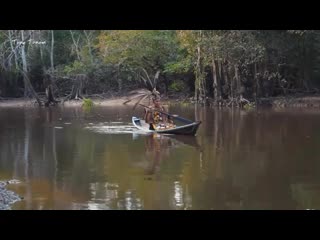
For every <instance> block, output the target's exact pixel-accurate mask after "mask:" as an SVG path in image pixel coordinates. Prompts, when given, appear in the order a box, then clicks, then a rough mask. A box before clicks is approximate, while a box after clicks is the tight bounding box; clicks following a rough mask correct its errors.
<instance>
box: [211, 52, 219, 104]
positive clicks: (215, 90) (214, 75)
mask: <svg viewBox="0 0 320 240" xmlns="http://www.w3.org/2000/svg"><path fill="white" fill-rule="evenodd" d="M212 79H213V98H214V99H215V100H217V99H218V80H217V71H216V65H215V63H214V59H213V58H212Z"/></svg>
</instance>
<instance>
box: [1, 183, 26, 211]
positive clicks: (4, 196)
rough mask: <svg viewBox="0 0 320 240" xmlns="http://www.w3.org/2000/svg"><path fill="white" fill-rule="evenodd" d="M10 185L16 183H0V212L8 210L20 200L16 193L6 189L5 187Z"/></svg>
mask: <svg viewBox="0 0 320 240" xmlns="http://www.w3.org/2000/svg"><path fill="white" fill-rule="evenodd" d="M12 183H16V181H14V180H11V181H0V210H10V209H11V206H12V205H13V204H14V203H15V202H17V201H21V200H22V198H21V197H20V196H18V195H17V194H16V193H14V192H12V191H10V190H8V189H6V186H7V185H8V184H12Z"/></svg>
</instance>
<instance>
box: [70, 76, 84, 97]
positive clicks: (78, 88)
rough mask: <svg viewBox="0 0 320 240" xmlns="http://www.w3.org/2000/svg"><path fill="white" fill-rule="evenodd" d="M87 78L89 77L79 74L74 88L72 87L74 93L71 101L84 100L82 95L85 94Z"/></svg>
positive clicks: (71, 95)
mask: <svg viewBox="0 0 320 240" xmlns="http://www.w3.org/2000/svg"><path fill="white" fill-rule="evenodd" d="M86 78H87V76H86V75H85V74H79V75H77V76H76V78H75V80H74V84H73V87H72V91H71V94H70V99H75V100H79V99H83V97H82V93H83V88H84V84H85V80H86Z"/></svg>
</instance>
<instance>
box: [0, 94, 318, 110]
mask: <svg viewBox="0 0 320 240" xmlns="http://www.w3.org/2000/svg"><path fill="white" fill-rule="evenodd" d="M126 100H127V99H126V97H113V98H107V99H101V98H92V101H93V103H94V105H96V106H123V103H124V102H125V101H126ZM162 102H163V103H164V104H170V103H178V102H180V103H181V102H184V103H191V104H192V103H193V104H194V102H193V101H192V98H187V97H179V98H165V99H163V100H162ZM141 103H142V104H148V101H147V100H146V101H144V102H141ZM251 103H255V102H251ZM133 104H134V102H130V103H127V104H126V105H127V106H133ZM59 105H61V106H64V107H77V106H81V105H82V101H81V100H70V101H66V102H64V103H63V104H62V103H61V102H60V103H59ZM257 105H258V106H267V107H271V108H286V107H290V108H320V95H311V96H289V97H272V98H260V99H258V100H257ZM37 106H38V105H37V103H36V101H35V100H33V99H25V98H17V99H7V100H0V107H37Z"/></svg>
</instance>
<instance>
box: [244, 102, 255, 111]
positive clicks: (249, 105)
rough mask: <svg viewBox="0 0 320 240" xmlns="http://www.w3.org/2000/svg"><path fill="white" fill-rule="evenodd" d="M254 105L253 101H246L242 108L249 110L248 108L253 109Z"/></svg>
mask: <svg viewBox="0 0 320 240" xmlns="http://www.w3.org/2000/svg"><path fill="white" fill-rule="evenodd" d="M255 107H256V105H255V103H254V102H251V103H247V104H245V105H244V106H243V109H244V110H246V111H250V110H253V109H255Z"/></svg>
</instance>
